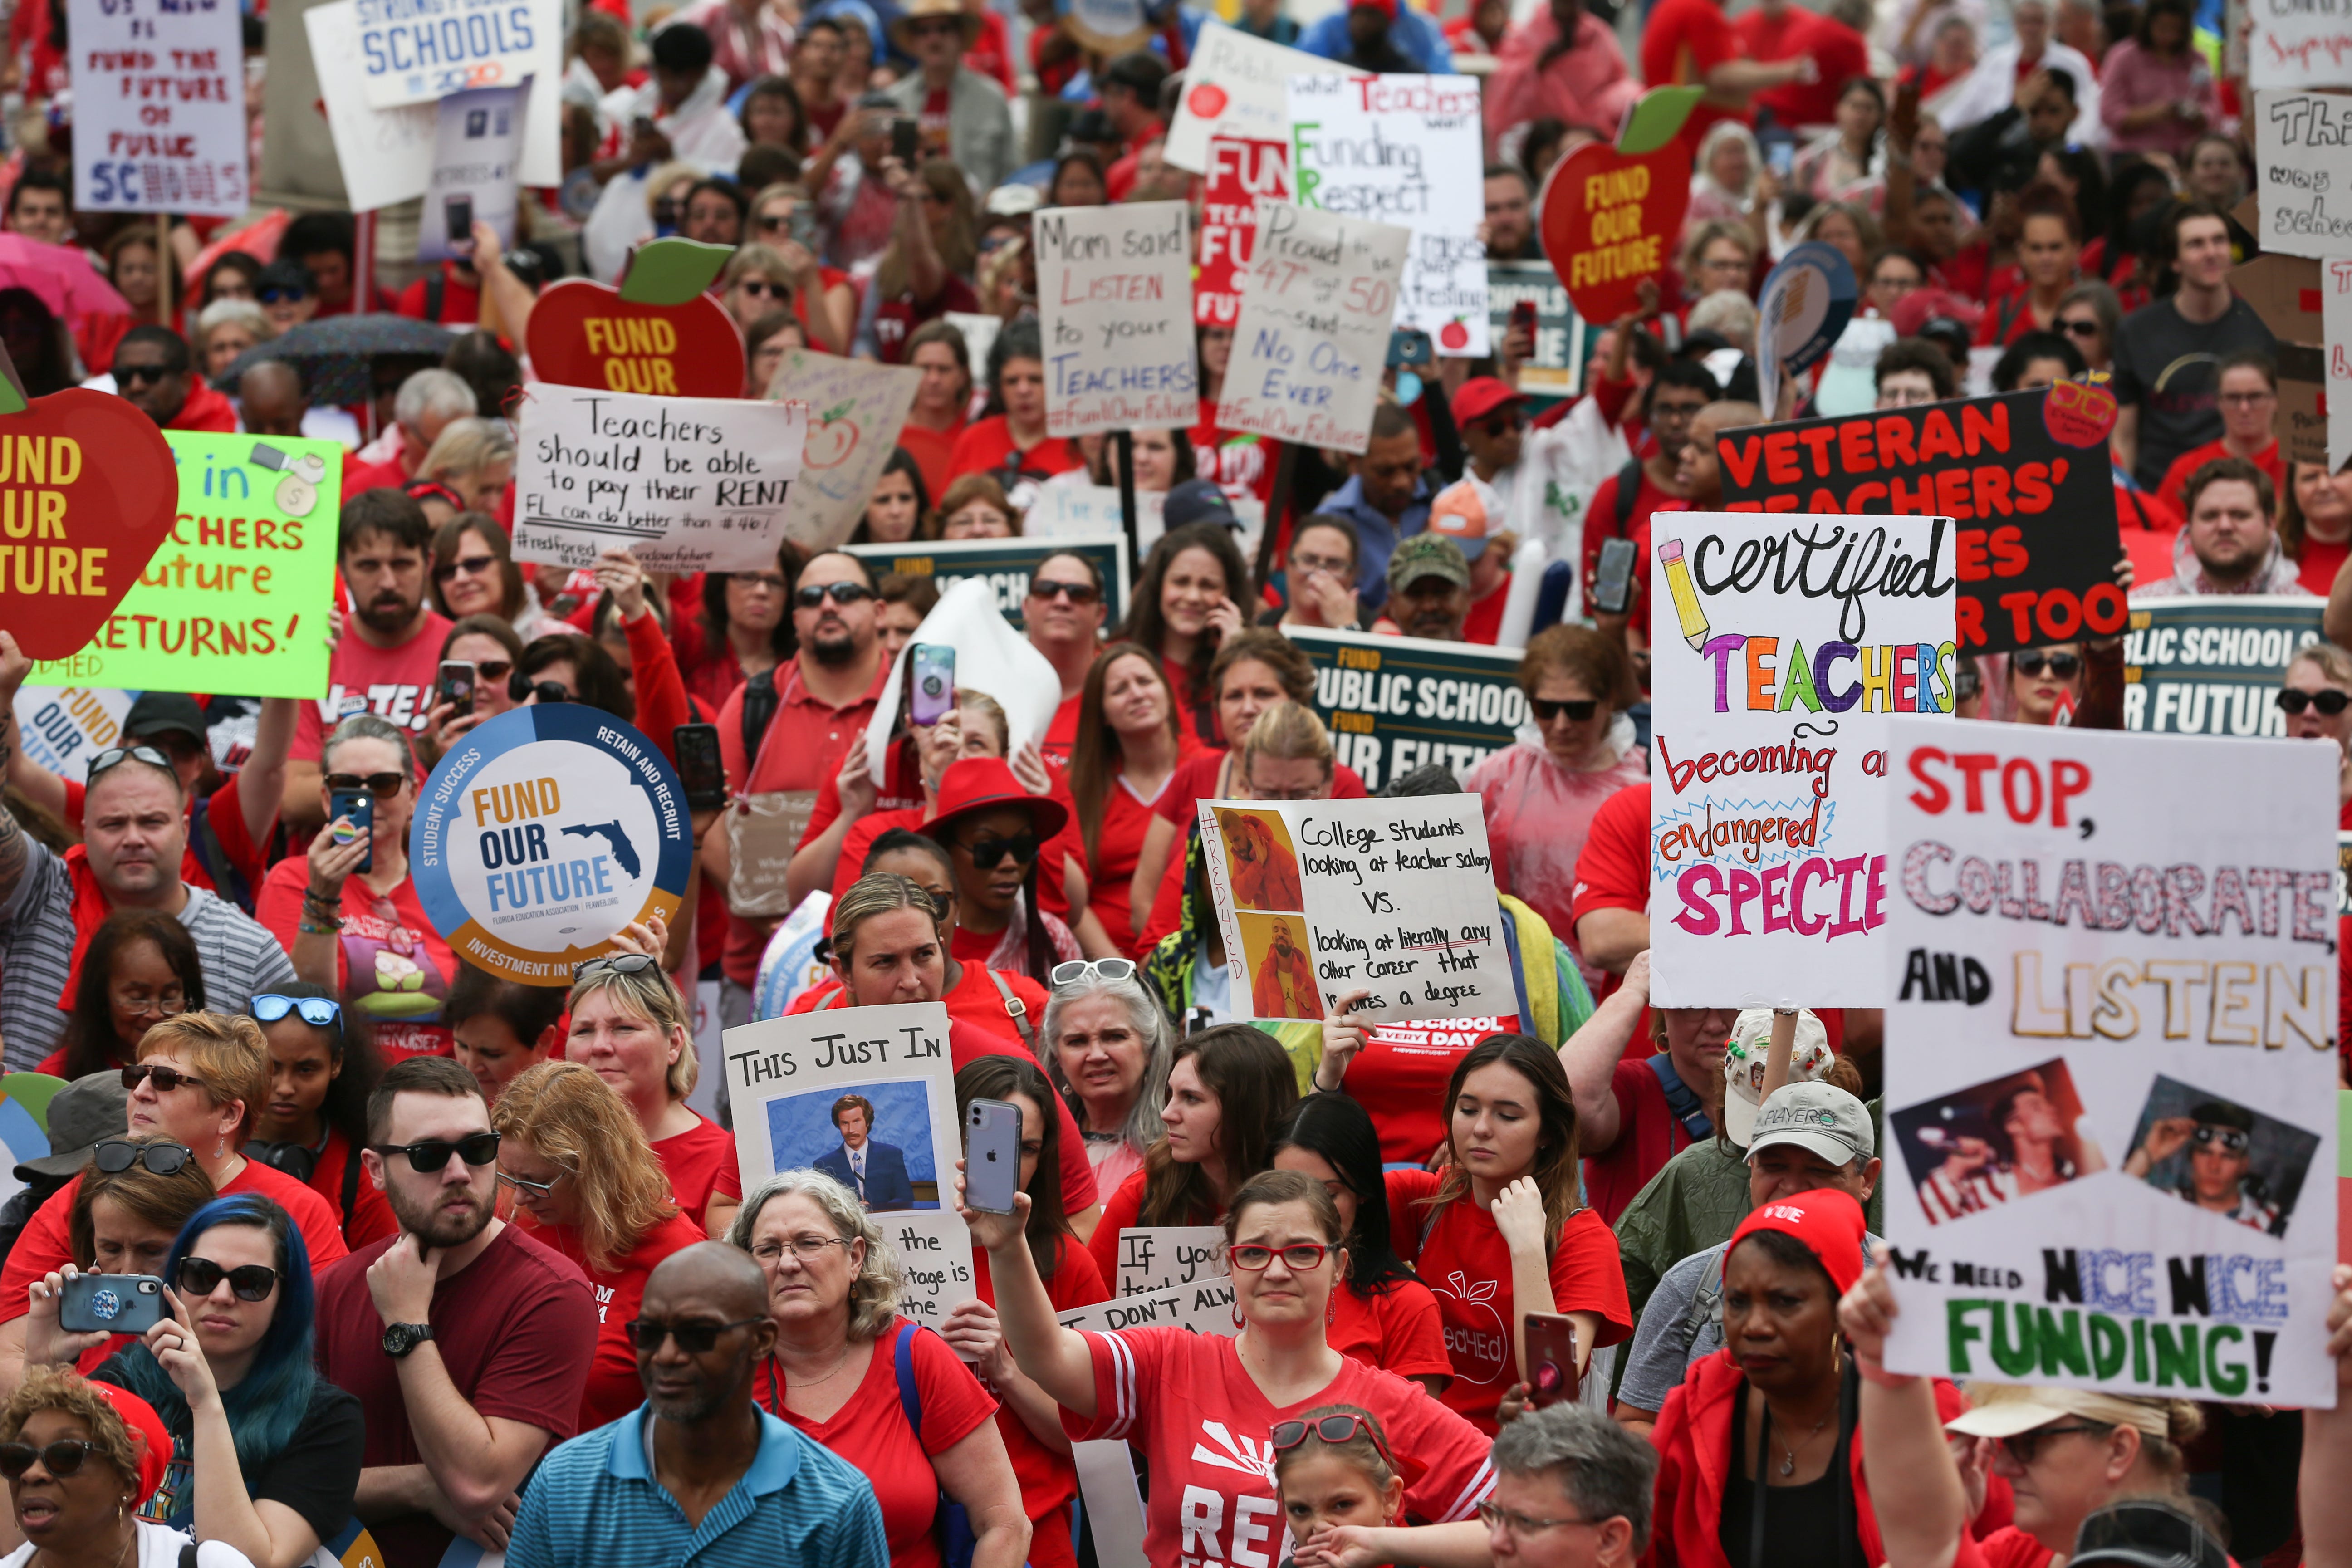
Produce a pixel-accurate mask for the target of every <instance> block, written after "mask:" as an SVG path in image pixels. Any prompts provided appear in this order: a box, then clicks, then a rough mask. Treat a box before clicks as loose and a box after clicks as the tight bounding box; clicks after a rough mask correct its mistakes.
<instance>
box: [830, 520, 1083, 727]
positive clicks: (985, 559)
mask: <svg viewBox="0 0 2352 1568" xmlns="http://www.w3.org/2000/svg"><path fill="white" fill-rule="evenodd" d="M845 548H846V549H847V551H848V552H849V553H850V554H852V555H855V556H856V557H857V558H858V559H859V560H861V561H863V562H865V563H866V565H867V567H868V568H869V569H870V570H871V571H872V572H873V574H875V576H877V578H878V577H880V576H881V575H882V574H885V573H888V572H896V573H898V574H900V575H902V576H907V577H929V578H931V579H932V580H933V581H935V582H937V583H938V584H939V585H940V587H941V588H942V589H944V588H945V587H946V586H947V585H948V584H950V583H959V582H961V581H962V580H963V579H964V578H966V577H978V578H981V579H982V580H983V581H985V582H986V583H987V584H988V587H989V592H991V593H992V594H993V595H995V596H996V605H997V608H998V609H1000V610H1002V611H1003V612H1004V618H1005V619H1006V620H1008V621H1010V622H1012V623H1013V626H1015V627H1016V628H1018V627H1020V626H1022V625H1023V622H1022V619H1021V601H1022V600H1024V599H1025V598H1027V597H1028V596H1029V574H1031V573H1033V572H1034V571H1035V570H1036V569H1037V564H1038V563H1039V562H1041V561H1044V560H1045V558H1046V557H1047V556H1049V555H1076V556H1077V557H1079V558H1080V559H1082V560H1085V561H1088V562H1091V563H1093V564H1094V568H1095V570H1096V571H1097V572H1099V573H1101V574H1102V580H1103V604H1104V607H1105V613H1104V616H1103V624H1104V625H1105V626H1118V624H1119V622H1120V620H1121V619H1122V618H1123V617H1124V616H1126V614H1127V600H1128V577H1127V541H1126V540H1125V539H1124V538H1122V537H1121V536H1119V535H1118V534H1117V533H1113V532H1098V533H1088V534H1076V535H1071V536H1067V537H1063V536H1055V537H1052V538H1046V539H1025V538H1024V539H950V540H926V539H910V540H908V541H907V542H905V543H903V544H852V545H848V546H845ZM975 684H978V685H980V686H981V688H982V689H983V690H985V689H987V686H986V682H985V681H978V682H975ZM991 695H992V696H993V695H994V693H991Z"/></svg>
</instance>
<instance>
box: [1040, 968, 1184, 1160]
mask: <svg viewBox="0 0 2352 1568" xmlns="http://www.w3.org/2000/svg"><path fill="white" fill-rule="evenodd" d="M1053 979H1054V994H1053V998H1052V1000H1050V1001H1048V1002H1047V1003H1046V1004H1045V1028H1044V1034H1045V1046H1046V1047H1047V1048H1046V1050H1045V1052H1044V1053H1043V1054H1044V1056H1045V1070H1046V1072H1047V1073H1048V1074H1049V1075H1050V1076H1051V1077H1052V1079H1053V1080H1054V1091H1055V1093H1056V1094H1058V1095H1060V1096H1061V1098H1062V1100H1063V1103H1064V1104H1066V1105H1067V1106H1068V1107H1069V1108H1070V1114H1071V1116H1073V1117H1074V1118H1076V1121H1077V1124H1078V1130H1079V1131H1080V1132H1082V1133H1083V1134H1084V1135H1085V1137H1086V1141H1087V1162H1088V1163H1091V1164H1092V1165H1093V1166H1094V1172H1095V1184H1096V1185H1097V1187H1099V1188H1100V1189H1101V1190H1103V1191H1105V1192H1117V1191H1118V1188H1119V1185H1120V1184H1121V1183H1123V1182H1125V1181H1126V1180H1127V1179H1128V1177H1129V1176H1131V1175H1133V1174H1134V1173H1136V1172H1138V1171H1139V1170H1141V1169H1143V1155H1144V1152H1145V1151H1146V1150H1148V1149H1150V1147H1151V1145H1152V1144H1153V1143H1154V1142H1158V1140H1159V1138H1160V1133H1161V1132H1162V1131H1165V1129H1163V1128H1162V1127H1161V1126H1160V1110H1162V1109H1163V1108H1164V1107H1165V1106H1166V1105H1167V1103H1168V1068H1169V1065H1170V1057H1171V1045H1170V1036H1169V1029H1168V1015H1167V1014H1165V1013H1163V1012H1161V1011H1160V1004H1159V1003H1158V1002H1157V1001H1155V1000H1154V999H1153V998H1152V995H1151V994H1150V992H1148V991H1146V990H1145V989H1144V988H1143V983H1142V981H1141V979H1140V978H1139V976H1138V973H1137V969H1136V965H1135V964H1134V963H1133V962H1131V961H1130V960H1128V959H1124V958H1102V959H1095V960H1091V961H1085V960H1082V961H1079V962H1077V963H1062V964H1057V965H1055V969H1054V974H1053Z"/></svg>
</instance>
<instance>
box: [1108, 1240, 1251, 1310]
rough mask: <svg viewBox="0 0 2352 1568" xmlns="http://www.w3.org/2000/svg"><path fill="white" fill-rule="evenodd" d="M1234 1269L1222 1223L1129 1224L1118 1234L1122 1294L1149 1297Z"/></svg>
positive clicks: (1220, 1275) (1119, 1277)
mask: <svg viewBox="0 0 2352 1568" xmlns="http://www.w3.org/2000/svg"><path fill="white" fill-rule="evenodd" d="M1231 1272H1232V1270H1231V1269H1230V1268H1228V1267H1227V1266H1226V1263H1225V1227H1224V1226H1221V1225H1130V1226H1124V1227H1123V1228H1121V1230H1120V1231H1119V1233H1118V1280H1117V1286H1118V1294H1120V1295H1122V1296H1149V1295H1150V1294H1151V1293H1152V1292H1154V1291H1156V1290H1165V1289H1168V1288H1169V1287H1170V1286H1171V1285H1192V1284H1197V1283H1198V1282H1200V1281H1201V1280H1203V1279H1223V1278H1225V1277H1226V1276H1227V1275H1228V1274H1230V1273H1231Z"/></svg>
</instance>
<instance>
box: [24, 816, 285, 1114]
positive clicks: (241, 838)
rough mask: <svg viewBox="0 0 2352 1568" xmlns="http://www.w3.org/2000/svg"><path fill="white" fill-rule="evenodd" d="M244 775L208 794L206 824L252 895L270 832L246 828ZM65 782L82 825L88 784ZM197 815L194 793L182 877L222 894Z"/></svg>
mask: <svg viewBox="0 0 2352 1568" xmlns="http://www.w3.org/2000/svg"><path fill="white" fill-rule="evenodd" d="M243 776H244V775H243V774H242V773H231V774H229V775H228V778H227V779H226V781H225V782H224V783H223V784H221V786H220V788H218V789H216V790H215V791H213V793H212V794H211V795H208V796H206V797H205V826H208V827H209V828H211V829H212V832H213V835H214V837H217V838H218V839H219V840H220V847H221V851H222V853H224V854H226V856H227V857H228V860H229V864H230V865H231V866H232V867H234V868H236V873H237V875H238V876H241V877H243V878H244V879H245V886H246V896H247V898H251V897H253V896H255V895H256V894H257V893H259V892H260V890H261V879H262V877H263V876H264V875H265V874H266V873H267V872H268V868H269V866H268V838H269V837H270V834H269V833H268V832H265V833H263V834H262V839H263V842H262V843H259V844H257V843H255V842H254V840H253V835H251V834H250V833H247V831H246V830H245V806H244V805H243V803H242V802H241V801H240V800H239V798H238V795H237V788H236V781H237V780H238V779H239V778H241V777H243ZM62 782H63V783H64V784H65V786H66V810H65V819H66V823H67V826H71V827H79V826H81V820H82V813H83V811H84V810H85V809H87V805H88V802H89V785H88V784H84V783H82V782H81V781H80V780H79V779H66V780H63V781H62ZM187 816H188V821H189V823H190V825H191V828H190V841H189V844H188V847H186V848H185V849H183V850H182V851H181V852H180V880H182V881H183V882H185V883H188V884H189V885H190V886H192V887H197V888H205V889H210V890H211V891H213V892H215V893H219V892H220V890H221V889H220V884H219V883H218V882H215V880H213V875H212V873H211V872H210V871H207V870H205V863H204V862H203V861H201V860H199V859H197V858H196V847H195V843H194V826H193V825H194V821H195V816H196V801H195V797H194V796H193V795H191V796H190V797H189V799H188V807H187ZM277 820H278V817H277V814H276V813H275V812H272V813H271V814H270V823H271V825H272V827H273V828H274V827H275V826H276V823H277ZM221 896H222V897H223V898H227V897H228V895H227V894H226V893H221ZM231 901H232V902H234V901H235V900H231ZM41 1070H42V1071H44V1072H47V1070H48V1069H47V1068H42V1069H41Z"/></svg>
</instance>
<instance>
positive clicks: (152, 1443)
mask: <svg viewBox="0 0 2352 1568" xmlns="http://www.w3.org/2000/svg"><path fill="white" fill-rule="evenodd" d="M83 1386H84V1387H86V1388H88V1389H89V1391H90V1392H91V1393H92V1394H97V1395H98V1396H99V1397H100V1399H103V1400H105V1401H106V1402H107V1403H108V1404H109V1405H113V1406H114V1413H115V1414H116V1415H120V1416H121V1417H122V1424H123V1425H124V1426H128V1427H130V1428H131V1447H133V1448H135V1449H137V1450H138V1453H139V1475H138V1486H139V1496H138V1498H137V1499H136V1500H134V1501H133V1502H132V1504H131V1506H132V1507H133V1508H136V1507H138V1506H140V1505H141V1504H143V1503H144V1502H146V1500H148V1499H149V1498H151V1497H153V1496H154V1495H155V1489H156V1488H157V1487H160V1486H162V1485H163V1468H164V1467H165V1466H167V1465H169V1464H170V1463H171V1462H172V1433H171V1430H170V1428H168V1427H166V1426H164V1425H163V1417H162V1416H161V1415H156V1414H155V1407H154V1406H153V1405H150V1404H148V1403H147V1402H146V1401H145V1400H143V1399H142V1398H140V1397H139V1396H138V1395H137V1394H133V1393H131V1391H130V1390H129V1389H126V1388H117V1387H115V1386H114V1385H113V1384H110V1383H86V1384H83Z"/></svg>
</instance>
